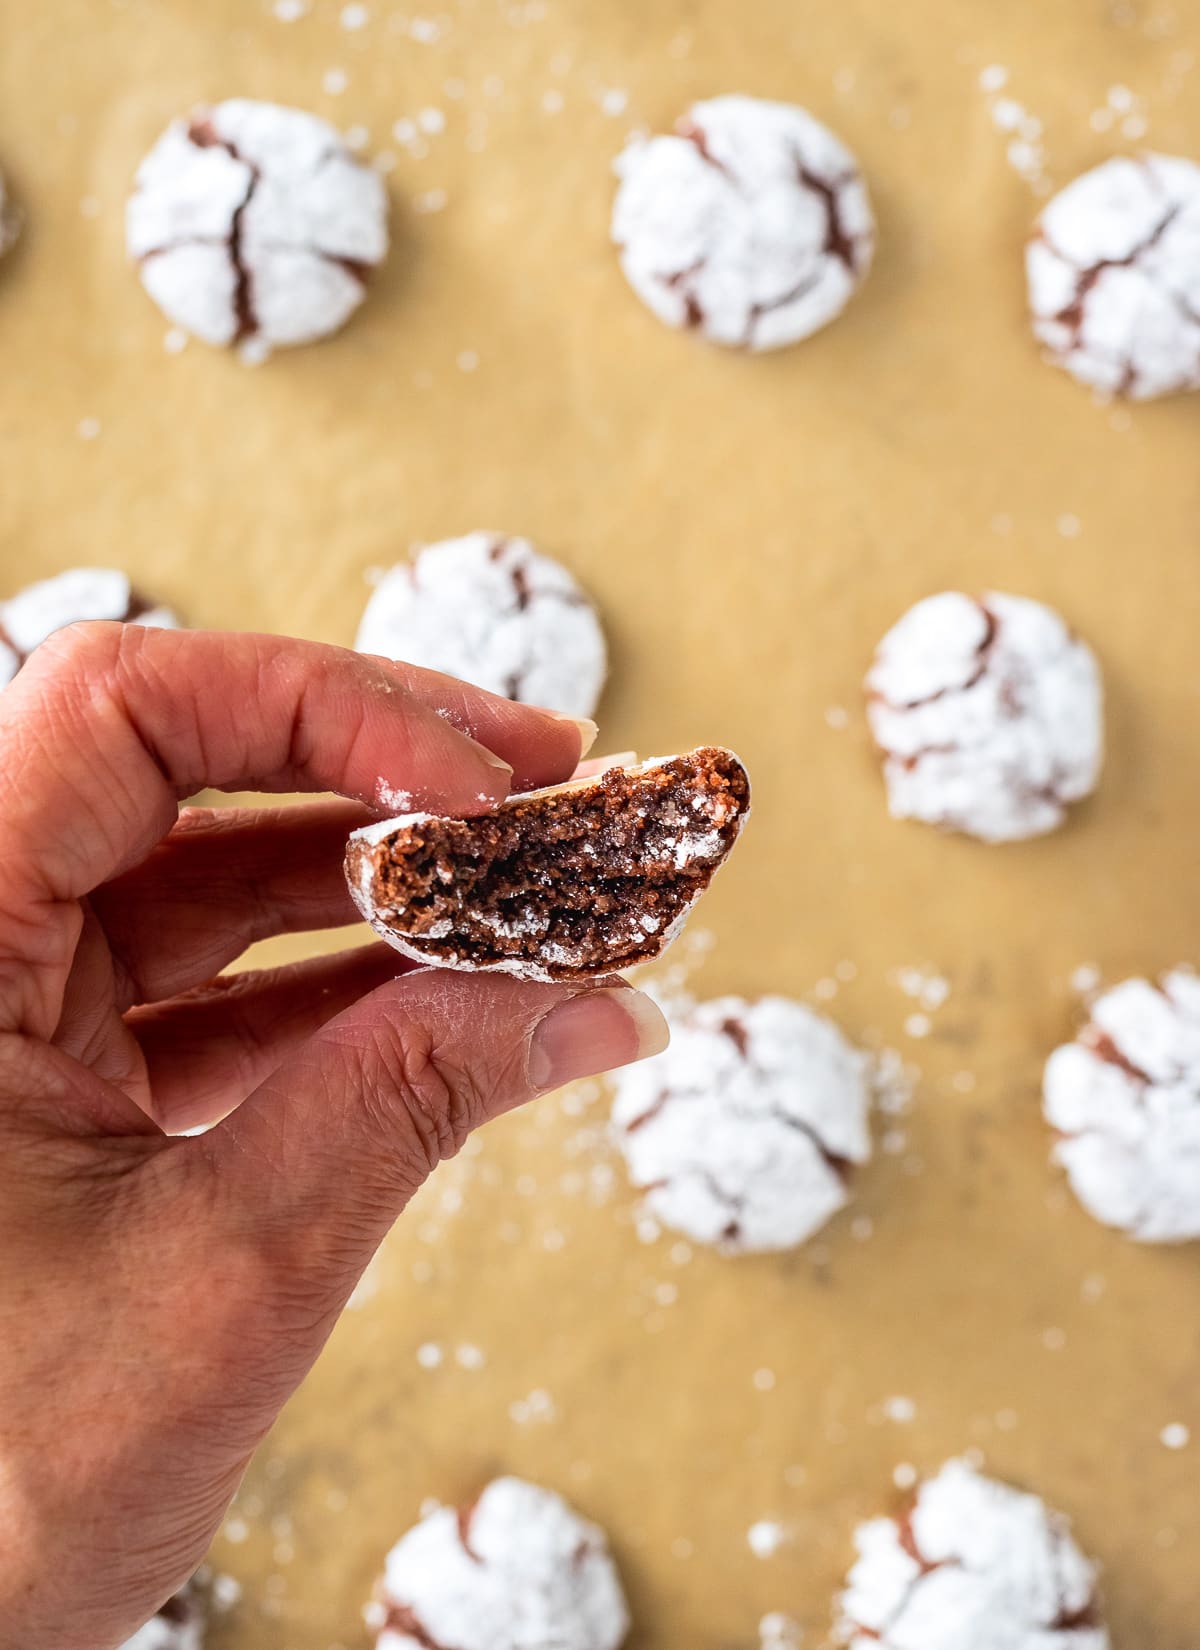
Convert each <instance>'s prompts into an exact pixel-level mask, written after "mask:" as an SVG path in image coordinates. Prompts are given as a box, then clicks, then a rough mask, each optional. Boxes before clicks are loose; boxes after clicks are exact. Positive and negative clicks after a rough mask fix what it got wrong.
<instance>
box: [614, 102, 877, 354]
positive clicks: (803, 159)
mask: <svg viewBox="0 0 1200 1650" xmlns="http://www.w3.org/2000/svg"><path fill="white" fill-rule="evenodd" d="M616 170H617V173H618V176H619V177H620V180H621V181H620V186H619V188H618V190H617V197H616V201H615V204H614V207H613V217H612V238H613V241H614V243H615V244H616V246H617V247H618V249H619V251H620V257H621V268H622V269H623V270H624V272H625V275H626V278H627V279H628V281H629V284H630V285H631V286H632V287H633V289H634V291H635V292H636V293H637V295H638V296H639V297H640V298H641V300H642V302H643V303H644V304H646V305H647V307H648V308H649V309H651V310H652V311H653V312H654V314H655V315H657V316H658V317H659V319H660V320H663V321H665V322H667V324H668V325H669V326H673V327H686V328H691V329H694V330H696V331H698V332H700V333H702V334H703V335H704V337H706V338H708V339H710V340H711V341H712V342H714V343H718V344H726V345H731V346H734V347H739V348H743V349H749V350H768V349H779V348H781V347H783V346H784V345H787V344H794V343H796V342H798V341H799V340H800V339H801V338H807V337H808V336H809V334H810V333H813V332H816V331H817V330H818V329H819V328H821V327H823V326H825V325H826V324H827V323H828V322H830V321H832V320H833V318H834V317H835V316H836V315H837V314H839V313H840V311H841V310H842V309H843V308H844V307H845V305H846V303H847V302H848V301H849V299H850V297H851V296H852V295H853V293H854V292H855V290H856V289H857V287H858V286H859V284H860V283H861V281H862V280H863V279H864V277H865V276H866V273H867V270H868V269H869V267H870V263H871V257H872V253H873V250H874V239H875V227H874V218H873V216H872V212H871V206H870V202H869V200H868V197H867V191H866V186H865V185H864V183H863V180H862V176H861V174H860V172H859V169H858V163H857V161H856V160H855V158H854V156H853V155H852V154H851V153H850V151H849V150H848V149H847V148H846V147H845V145H844V144H843V143H842V142H841V141H840V140H839V139H838V138H836V137H835V136H834V135H833V133H832V132H830V131H829V130H828V128H827V127H825V126H823V125H822V124H821V123H820V121H818V120H815V119H814V118H813V116H812V115H810V114H809V113H808V112H807V111H806V110H804V109H800V108H797V107H795V106H794V105H792V104H788V103H772V102H768V101H765V100H764V99H761V98H752V97H717V98H711V99H709V100H708V101H707V102H703V103H696V104H693V106H692V107H691V108H690V109H689V110H688V111H687V113H686V114H685V115H684V116H683V118H682V119H681V120H680V121H679V123H678V125H677V127H676V130H675V132H674V133H673V134H669V135H659V136H653V137H649V138H645V137H639V138H635V139H634V141H633V142H631V143H630V144H629V146H628V147H627V148H626V149H625V150H624V152H623V153H622V154H621V155H620V156H619V158H618V160H617V162H616Z"/></svg>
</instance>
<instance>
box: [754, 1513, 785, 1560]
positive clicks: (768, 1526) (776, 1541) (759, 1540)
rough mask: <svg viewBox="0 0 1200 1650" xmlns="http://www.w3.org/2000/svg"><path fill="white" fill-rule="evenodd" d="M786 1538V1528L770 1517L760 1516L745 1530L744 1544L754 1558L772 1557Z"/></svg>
mask: <svg viewBox="0 0 1200 1650" xmlns="http://www.w3.org/2000/svg"><path fill="white" fill-rule="evenodd" d="M786 1540H787V1530H786V1529H785V1528H784V1527H783V1525H782V1524H778V1523H776V1522H775V1520H774V1519H770V1518H760V1519H759V1520H758V1522H757V1523H756V1524H751V1526H750V1528H749V1529H748V1530H747V1531H746V1545H747V1547H749V1549H750V1551H751V1552H752V1553H753V1554H754V1556H755V1558H774V1556H775V1554H776V1553H777V1552H778V1551H779V1549H780V1547H782V1546H783V1544H784V1542H785V1541H786Z"/></svg>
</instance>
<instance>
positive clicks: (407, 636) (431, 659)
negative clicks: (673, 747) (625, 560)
mask: <svg viewBox="0 0 1200 1650" xmlns="http://www.w3.org/2000/svg"><path fill="white" fill-rule="evenodd" d="M354 645H355V647H357V648H358V650H359V652H360V653H381V654H383V655H384V656H385V657H386V658H389V659H403V660H405V661H406V662H407V663H409V664H413V665H423V666H424V667H425V668H426V669H428V670H440V671H442V672H443V673H444V674H445V675H447V676H457V677H458V678H459V679H460V680H461V681H464V682H470V683H472V684H473V685H474V686H475V687H481V688H486V689H487V690H488V692H489V693H499V694H501V695H503V697H504V698H506V699H516V700H518V701H520V702H521V703H522V704H527V705H543V706H545V707H546V708H547V709H550V710H561V711H566V712H567V713H568V714H569V715H571V716H590V715H591V714H592V712H593V711H594V710H595V708H596V703H597V701H598V700H599V698H600V693H601V690H602V689H603V687H604V678H605V674H606V671H607V668H608V663H607V650H606V648H605V642H604V632H603V631H602V630H601V628H600V621H599V619H598V618H597V616H596V610H595V608H594V607H593V606H592V604H591V602H590V601H589V599H588V597H587V596H586V595H585V594H584V592H583V591H582V590H581V589H580V587H579V585H578V584H577V583H576V582H575V580H574V579H573V578H572V576H571V574H570V573H568V572H567V570H566V568H565V567H563V566H561V565H560V563H558V562H556V561H553V560H551V558H550V557H549V556H543V555H540V554H539V553H538V552H537V551H536V550H535V549H534V548H533V546H532V545H531V544H530V543H529V542H528V540H526V539H521V538H512V537H509V536H507V535H505V534H503V533H485V532H479V533H468V534H466V535H465V536H464V537H463V538H457V539H444V540H442V541H441V542H440V543H437V544H428V545H426V546H425V547H424V548H423V549H421V550H419V551H418V553H417V554H416V556H415V557H414V558H413V559H412V561H409V562H401V563H400V564H399V565H398V566H396V567H393V568H392V569H391V570H390V571H389V572H388V573H385V574H384V576H383V578H382V579H381V580H380V581H379V583H378V585H377V586H376V588H375V591H374V594H373V595H372V596H371V599H370V601H369V602H368V603H367V606H366V609H365V611H364V613H363V616H362V622H361V623H360V625H359V629H358V636H357V637H356V639H355V644H354Z"/></svg>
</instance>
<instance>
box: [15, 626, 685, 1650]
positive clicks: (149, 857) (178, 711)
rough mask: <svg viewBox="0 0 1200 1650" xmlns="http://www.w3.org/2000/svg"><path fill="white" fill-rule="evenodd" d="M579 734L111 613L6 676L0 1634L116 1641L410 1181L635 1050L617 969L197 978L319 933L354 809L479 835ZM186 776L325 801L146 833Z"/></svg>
mask: <svg viewBox="0 0 1200 1650" xmlns="http://www.w3.org/2000/svg"><path fill="white" fill-rule="evenodd" d="M590 731H591V730H590V725H588V724H580V723H577V722H576V721H575V720H573V719H572V718H569V717H563V716H560V715H556V714H555V713H553V712H547V711H541V710H537V709H533V708H530V707H528V706H523V705H517V704H513V703H510V702H508V701H505V700H501V699H497V698H494V697H492V696H491V695H490V694H486V693H483V692H480V691H479V690H477V689H474V688H469V687H466V686H464V685H463V684H461V683H457V682H452V681H450V680H449V679H447V678H445V677H441V676H437V675H434V674H433V673H431V672H428V671H421V670H416V669H413V668H411V667H409V666H405V665H399V664H391V663H388V662H387V661H382V660H378V659H370V658H364V657H361V656H359V655H356V654H353V653H349V652H344V651H342V650H339V649H335V648H328V647H320V646H316V645H313V644H309V643H303V642H294V641H288V640H285V639H280V638H275V637H261V636H242V635H238V636H233V635H224V634H220V633H203V632H170V631H160V630H151V629H143V628H138V627H132V626H124V625H118V624H90V625H76V626H72V627H70V628H69V629H66V630H63V631H60V632H58V633H57V634H55V635H53V636H51V637H50V639H49V640H47V641H46V642H45V643H44V644H43V645H42V646H41V647H40V648H39V649H38V651H37V653H36V655H35V656H34V657H33V658H31V660H30V662H29V663H28V664H27V665H26V666H25V668H24V669H23V670H22V671H21V674H20V676H19V677H18V678H17V679H16V680H15V681H14V682H12V683H11V684H10V686H8V687H7V688H5V690H4V694H3V697H2V698H0V787H2V788H3V792H4V795H3V801H2V805H0V1244H2V1245H3V1248H4V1252H5V1254H6V1255H7V1256H8V1257H9V1260H10V1264H9V1265H8V1266H7V1267H6V1269H5V1281H4V1285H3V1288H4V1297H3V1299H2V1301H0V1309H2V1311H3V1322H4V1325H5V1328H4V1334H5V1341H6V1357H5V1360H4V1367H3V1371H2V1372H0V1406H2V1408H3V1413H4V1416H5V1438H6V1447H5V1463H4V1464H5V1472H4V1477H3V1480H2V1481H0V1484H2V1487H0V1499H2V1500H3V1502H4V1504H5V1507H6V1511H7V1515H8V1516H7V1518H6V1528H7V1529H8V1530H9V1531H11V1532H14V1536H15V1550H13V1549H11V1548H10V1550H9V1551H8V1552H7V1554H6V1563H5V1567H4V1575H3V1578H2V1579H0V1620H2V1621H3V1622H4V1623H5V1626H6V1627H7V1628H8V1630H9V1631H10V1633H11V1635H12V1637H11V1639H9V1640H7V1641H6V1642H11V1643H14V1644H16V1643H21V1644H30V1645H32V1644H42V1643H49V1642H50V1641H51V1639H52V1640H53V1642H54V1643H55V1645H56V1646H57V1647H58V1650H94V1647H95V1646H96V1645H97V1644H99V1643H110V1642H114V1641H115V1640H116V1639H117V1638H118V1637H119V1636H121V1635H122V1634H123V1633H128V1632H130V1631H132V1630H133V1628H135V1627H136V1626H137V1625H138V1624H139V1623H140V1622H142V1621H144V1620H145V1618H146V1617H147V1616H148V1615H149V1614H150V1613H151V1612H152V1611H153V1610H154V1609H155V1608H156V1607H157V1606H158V1605H159V1604H160V1603H161V1602H162V1600H163V1599H164V1598H165V1597H166V1596H167V1594H168V1593H170V1592H171V1591H172V1590H173V1589H174V1588H175V1587H176V1586H178V1585H179V1584H180V1583H182V1582H183V1581H184V1579H185V1578H186V1577H187V1576H188V1575H189V1574H190V1572H191V1571H192V1569H193V1568H194V1567H195V1565H196V1563H197V1562H198V1560H199V1559H200V1557H201V1556H202V1554H203V1553H204V1550H205V1548H206V1547H207V1545H208V1542H209V1539H210V1538H211V1536H212V1533H213V1531H214V1530H215V1528H216V1526H217V1524H218V1522H219V1521H220V1518H221V1516H222V1514H223V1512H224V1510H225V1507H226V1505H227V1503H228V1501H229V1499H230V1497H231V1496H232V1494H233V1492H234V1490H235V1488H236V1487H237V1484H238V1481H239V1479H240V1477H241V1474H242V1472H243V1470H244V1468H245V1465H246V1462H247V1461H248V1459H249V1457H250V1455H251V1453H252V1451H253V1450H254V1448H255V1447H256V1445H257V1444H258V1443H259V1441H260V1440H261V1438H262V1437H263V1435H264V1434H265V1432H266V1431H267V1429H268V1428H269V1427H270V1425H271V1423H272V1422H273V1421H274V1419H275V1416H276V1414H277V1413H278V1411H279V1409H280V1407H281V1405H282V1404H283V1402H284V1401H285V1399H286V1398H287V1397H288V1396H289V1394H290V1393H291V1392H292V1391H293V1389H294V1388H295V1387H296V1385H297V1384H298V1383H299V1381H300V1380H301V1379H302V1377H303V1376H304V1374H305V1372H306V1371H307V1369H308V1367H309V1366H310V1364H311V1363H312V1361H313V1359H314V1358H315V1357H316V1355H317V1353H318V1352H319V1351H320V1349H321V1346H322V1345H323V1343H324V1341H325V1339H326V1337H327V1335H328V1334H329V1332H330V1330H331V1329H332V1327H333V1324H334V1321H335V1320H336V1318H337V1315H338V1313H339V1312H340V1310H341V1308H342V1306H343V1305H344V1304H345V1301H346V1299H347V1297H348V1295H349V1294H350V1292H351V1290H352V1289H353V1287H354V1284H355V1282H356V1280H357V1278H358V1276H359V1274H360V1273H361V1271H362V1269H363V1267H364V1266H365V1265H366V1263H367V1261H368V1260H369V1258H370V1256H371V1254H372V1253H373V1251H374V1249H375V1248H376V1246H377V1245H378V1243H379V1242H380V1240H381V1238H382V1237H383V1236H384V1234H385V1232H386V1231H387V1229H388V1227H389V1226H390V1225H391V1223H392V1221H393V1220H394V1219H395V1217H396V1215H397V1214H398V1213H399V1211H400V1210H401V1209H402V1208H403V1206H404V1204H405V1203H406V1201H407V1200H408V1198H409V1196H410V1195H411V1194H412V1192H413V1191H414V1190H415V1188H416V1187H417V1186H418V1185H419V1184H420V1182H421V1181H422V1180H423V1179H424V1178H425V1176H426V1175H427V1174H428V1173H429V1171H430V1170H431V1169H432V1168H433V1167H434V1165H435V1164H436V1163H437V1162H438V1161H439V1160H440V1159H442V1158H443V1157H445V1156H447V1155H449V1154H451V1153H453V1152H454V1151H455V1150H456V1149H457V1148H458V1146H459V1145H461V1143H462V1141H463V1139H464V1138H465V1136H466V1134H467V1133H468V1131H469V1130H470V1129H471V1128H473V1127H474V1126H475V1125H476V1124H478V1123H481V1122H483V1121H484V1120H486V1119H487V1118H489V1117H492V1116H495V1115H497V1114H498V1113H500V1112H503V1111H506V1110H508V1109H510V1108H511V1107H513V1106H515V1105H518V1104H520V1103H521V1102H522V1101H524V1100H526V1099H529V1098H530V1097H532V1096H533V1095H534V1094H536V1093H539V1092H542V1091H544V1090H547V1089H550V1088H554V1087H556V1086H558V1085H559V1084H560V1083H563V1082H566V1081H568V1080H570V1079H572V1078H576V1077H582V1076H585V1075H591V1074H594V1073H596V1072H599V1071H602V1070H605V1069H607V1068H610V1067H613V1066H618V1065H623V1064H625V1063H627V1062H628V1061H631V1060H634V1059H637V1058H639V1057H641V1056H643V1055H647V1054H652V1053H655V1052H657V1051H658V1050H659V1049H660V1048H661V1047H662V1045H663V1042H664V1041H665V1030H664V1027H663V1023H662V1020H661V1017H660V1015H659V1014H658V1011H657V1009H655V1008H654V1007H653V1005H652V1004H651V1003H649V1002H648V1001H647V1000H646V999H645V998H643V997H642V996H641V995H640V994H639V993H637V992H634V991H632V990H630V989H629V988H628V987H625V986H623V985H620V984H619V983H617V982H613V981H606V982H602V983H601V984H600V985H599V986H594V985H583V986H581V985H580V984H579V983H573V984H562V985H550V984H539V983H533V982H530V981H524V980H518V979H514V978H512V977H508V976H501V975H468V974H462V973H459V974H446V973H442V972H439V971H431V970H424V969H420V968H415V967H413V966H412V965H411V964H408V963H406V962H405V960H404V959H402V958H400V957H398V956H397V955H396V953H395V952H394V951H392V950H391V949H390V948H389V947H388V946H386V945H383V944H378V945H373V946H368V947H365V948H358V949H354V950H350V951H344V952H341V953H338V954H335V955H332V956H325V957H318V958H315V959H311V960H309V961H307V962H304V963H298V964H294V965H292V966H290V967H286V968H280V969H275V970H270V971H263V972H247V973H243V974H238V975H235V976H233V977H232V978H231V977H228V976H226V977H223V978H222V979H220V980H216V979H214V976H216V975H217V974H219V972H220V970H221V969H223V968H224V967H225V966H226V965H227V964H229V963H230V962H232V961H233V960H234V959H235V958H236V957H238V956H239V955H240V954H241V953H242V951H244V950H245V949H246V947H248V946H249V945H250V944H252V943H253V942H254V941H255V940H258V939H262V938H265V937H267V936H269V935H274V934H281V933H288V932H294V931H300V930H309V929H321V928H332V927H336V926H339V925H341V924H343V923H345V922H348V921H351V920H352V919H353V914H354V913H353V907H352V905H351V902H350V898H349V895H348V893H347V891H346V886H345V882H344V879H343V876H342V868H341V859H342V849H343V846H344V843H345V839H346V836H347V834H348V833H349V831H350V830H351V829H352V828H354V827H355V826H357V825H361V824H362V823H363V822H364V821H365V820H366V819H367V818H368V817H369V814H368V808H369V807H370V806H372V805H374V806H375V807H376V808H378V807H379V806H380V805H383V806H386V807H390V808H394V807H395V806H396V804H397V801H398V799H399V797H400V796H401V795H403V796H404V798H405V799H406V802H405V805H406V806H408V805H411V806H412V807H414V808H422V809H428V810H432V811H438V812H444V813H448V814H454V815H456V816H458V817H460V818H467V817H470V816H472V815H476V814H479V813H483V812H486V811H487V810H489V809H490V808H492V807H494V806H495V805H496V804H497V803H498V802H500V801H502V800H503V799H504V798H505V797H506V796H507V795H508V794H509V791H510V789H512V788H515V787H521V788H529V787H536V786H541V785H546V784H552V783H554V782H556V781H561V780H563V779H565V778H567V777H568V776H569V775H570V774H571V772H572V771H573V770H574V768H575V767H576V764H577V763H578V760H579V758H580V756H581V754H582V750H581V746H582V744H583V737H582V736H583V735H585V734H586V733H589V732H590ZM203 786H212V787H215V788H217V789H222V790H243V789H247V788H249V789H255V790H260V791H274V792H289V791H296V790H311V791H334V792H337V793H339V795H340V796H342V797H344V798H347V799H349V800H347V801H336V802H331V801H321V802H314V803H311V804H306V805H300V806H286V807H282V808H275V809H272V810H271V811H270V813H269V814H267V813H265V812H259V811H257V810H251V809H241V808H226V809H222V810H220V811H217V810H210V809H205V808H192V809H187V810H185V811H184V812H183V813H182V814H181V813H180V810H179V803H180V799H181V798H184V797H186V796H189V795H190V794H192V793H193V792H195V791H197V790H198V789H200V788H201V787H203ZM219 1119H223V1121H217V1120H219ZM214 1122H216V1126H215V1127H212V1128H211V1129H210V1130H209V1132H207V1133H205V1134H203V1135H202V1136H200V1137H198V1138H181V1131H183V1130H185V1129H192V1128H195V1127H196V1126H197V1125H199V1124H202V1123H203V1124H212V1123H214ZM50 1372H53V1378H51V1374H50ZM51 1560H52V1562H51ZM64 1600H70V1616H69V1619H68V1617H67V1616H66V1615H65V1614H64V1602H63V1601H64Z"/></svg>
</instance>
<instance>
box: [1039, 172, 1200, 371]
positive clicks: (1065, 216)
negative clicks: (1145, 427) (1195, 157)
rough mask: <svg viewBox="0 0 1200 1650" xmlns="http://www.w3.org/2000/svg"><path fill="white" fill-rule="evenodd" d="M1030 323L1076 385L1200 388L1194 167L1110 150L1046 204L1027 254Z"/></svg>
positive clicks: (1198, 214) (1197, 176) (1199, 219)
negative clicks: (1114, 155)
mask: <svg viewBox="0 0 1200 1650" xmlns="http://www.w3.org/2000/svg"><path fill="white" fill-rule="evenodd" d="M1026 271H1027V275H1028V281H1029V305H1030V309H1031V311H1032V314H1033V327H1034V332H1035V334H1036V336H1037V338H1038V339H1039V341H1040V342H1041V343H1042V344H1043V345H1044V346H1045V349H1046V354H1047V357H1048V359H1049V360H1051V361H1053V362H1054V363H1055V364H1056V365H1058V366H1060V367H1065V368H1066V370H1067V371H1068V372H1069V373H1071V374H1072V375H1073V376H1074V377H1075V378H1077V379H1079V381H1080V382H1081V383H1083V384H1088V385H1091V386H1092V387H1093V388H1095V389H1098V390H1102V391H1106V392H1108V393H1110V394H1116V395H1127V396H1132V397H1134V398H1137V399H1148V398H1150V397H1152V396H1158V395H1170V394H1172V393H1174V392H1175V391H1177V390H1194V389H1197V388H1200V166H1196V165H1195V164H1193V162H1191V161H1189V160H1179V159H1176V158H1174V157H1171V156H1167V155H1144V156H1141V157H1138V158H1136V159H1130V158H1128V157H1118V158H1116V159H1113V160H1108V161H1105V162H1104V164H1103V165H1102V166H1097V167H1096V168H1095V169H1094V170H1093V171H1091V172H1085V173H1084V174H1083V176H1082V177H1080V178H1076V179H1075V181H1074V183H1071V184H1068V186H1067V187H1066V188H1065V189H1064V190H1062V192H1061V193H1060V194H1058V195H1055V197H1054V199H1053V200H1052V201H1051V202H1050V203H1049V205H1048V206H1047V207H1046V209H1045V211H1044V212H1043V213H1042V216H1041V219H1040V221H1039V223H1038V226H1037V233H1036V235H1035V237H1034V239H1033V241H1032V242H1031V243H1030V245H1029V249H1028V252H1027V254H1026Z"/></svg>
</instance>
